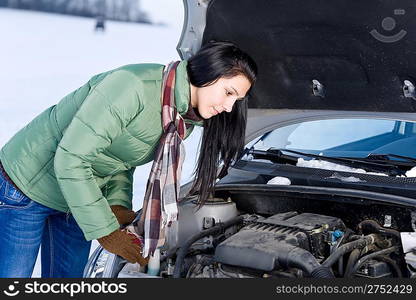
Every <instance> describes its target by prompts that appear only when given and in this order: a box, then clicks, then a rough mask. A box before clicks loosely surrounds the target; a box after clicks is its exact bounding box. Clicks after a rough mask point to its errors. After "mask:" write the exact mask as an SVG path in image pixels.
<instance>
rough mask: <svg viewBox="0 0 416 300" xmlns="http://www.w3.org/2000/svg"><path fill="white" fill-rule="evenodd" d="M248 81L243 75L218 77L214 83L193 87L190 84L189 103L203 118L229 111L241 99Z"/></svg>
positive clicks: (245, 92) (245, 91)
mask: <svg viewBox="0 0 416 300" xmlns="http://www.w3.org/2000/svg"><path fill="white" fill-rule="evenodd" d="M250 87H251V84H250V81H249V80H248V79H247V78H246V77H245V76H244V75H236V76H234V77H231V78H224V77H221V78H219V79H218V80H217V81H216V82H215V83H214V84H211V85H209V86H205V87H195V86H193V85H192V84H191V104H192V107H196V108H197V109H198V112H199V114H200V115H201V117H202V118H204V119H209V118H211V117H212V116H215V115H217V114H220V113H222V112H223V111H227V112H230V111H231V110H232V109H233V105H234V103H235V102H236V101H242V98H244V97H245V96H246V94H247V92H248V90H249V89H250Z"/></svg>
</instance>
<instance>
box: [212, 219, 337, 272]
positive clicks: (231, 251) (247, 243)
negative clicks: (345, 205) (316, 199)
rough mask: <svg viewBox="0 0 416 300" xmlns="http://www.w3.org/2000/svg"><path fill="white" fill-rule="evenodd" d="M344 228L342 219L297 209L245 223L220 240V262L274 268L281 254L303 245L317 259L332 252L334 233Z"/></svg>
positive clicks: (218, 255)
mask: <svg viewBox="0 0 416 300" xmlns="http://www.w3.org/2000/svg"><path fill="white" fill-rule="evenodd" d="M335 230H340V231H344V230H345V225H344V223H343V222H342V220H341V219H339V218H335V217H330V216H324V215H318V214H312V213H303V214H298V213H297V212H287V213H281V214H276V215H274V216H272V217H269V218H267V219H264V220H261V221H259V222H255V223H252V224H249V225H247V226H245V227H244V228H243V229H241V230H240V231H239V232H237V233H236V234H235V235H233V236H231V237H230V238H228V239H227V240H225V241H223V242H222V243H220V244H219V245H218V246H217V248H216V250H215V259H216V261H218V262H221V263H224V264H229V265H234V266H241V267H248V268H253V269H258V270H264V271H272V270H273V269H275V268H276V267H278V262H277V261H278V257H279V256H283V255H286V254H287V253H288V252H289V251H290V250H291V249H293V247H299V248H303V249H305V250H307V251H309V252H311V253H312V254H313V255H314V256H315V257H316V258H322V257H325V256H327V255H329V244H328V242H330V241H331V233H332V232H333V231H335Z"/></svg>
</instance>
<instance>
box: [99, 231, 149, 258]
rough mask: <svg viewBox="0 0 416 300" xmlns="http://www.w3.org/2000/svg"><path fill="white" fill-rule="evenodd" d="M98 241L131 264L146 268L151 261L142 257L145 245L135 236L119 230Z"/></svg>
mask: <svg viewBox="0 0 416 300" xmlns="http://www.w3.org/2000/svg"><path fill="white" fill-rule="evenodd" d="M97 241H98V242H99V243H100V245H101V246H102V247H103V248H104V249H105V250H107V251H109V252H111V253H114V254H117V255H119V256H121V257H123V258H124V259H126V260H128V261H129V262H130V263H136V262H137V263H139V264H140V265H141V266H145V265H147V263H148V261H149V258H144V257H143V256H142V255H141V251H142V247H143V245H142V243H141V241H140V240H139V239H138V238H137V237H136V236H135V235H134V234H131V233H128V232H125V231H121V230H120V229H117V230H116V231H113V232H112V233H110V234H109V235H106V236H104V237H101V238H99V239H97Z"/></svg>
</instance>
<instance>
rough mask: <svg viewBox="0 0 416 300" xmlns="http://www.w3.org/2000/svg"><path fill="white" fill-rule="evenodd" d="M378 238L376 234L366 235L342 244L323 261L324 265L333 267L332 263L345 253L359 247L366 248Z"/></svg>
mask: <svg viewBox="0 0 416 300" xmlns="http://www.w3.org/2000/svg"><path fill="white" fill-rule="evenodd" d="M376 239H377V236H376V235H375V234H370V235H366V236H364V237H362V238H360V239H358V240H355V241H352V242H348V243H346V244H344V245H342V246H340V247H339V248H338V249H337V250H335V251H334V252H333V253H332V254H331V255H330V256H328V258H327V259H326V260H325V261H324V262H323V264H322V265H323V266H325V267H328V268H331V267H332V265H333V264H334V263H335V262H337V261H338V259H340V258H341V257H342V256H343V255H344V254H345V253H348V252H351V251H352V250H354V249H357V248H364V247H365V246H368V245H371V244H373V243H374V242H375V241H376Z"/></svg>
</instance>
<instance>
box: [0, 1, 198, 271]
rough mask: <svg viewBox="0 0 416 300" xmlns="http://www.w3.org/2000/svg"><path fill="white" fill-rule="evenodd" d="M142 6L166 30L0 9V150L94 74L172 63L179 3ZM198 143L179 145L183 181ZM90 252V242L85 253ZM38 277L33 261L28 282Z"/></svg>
mask: <svg viewBox="0 0 416 300" xmlns="http://www.w3.org/2000/svg"><path fill="white" fill-rule="evenodd" d="M163 3H164V4H167V5H166V6H163V5H161V4H163ZM142 7H143V9H146V10H148V11H149V10H150V11H149V14H150V16H151V17H153V18H154V19H156V20H157V21H159V22H160V21H163V22H165V23H167V24H168V26H151V25H143V24H129V23H119V22H108V23H107V24H106V25H107V30H106V32H105V33H103V34H102V33H95V32H94V31H93V26H94V20H93V19H88V18H81V17H72V16H63V15H54V14H46V13H40V12H28V11H18V10H10V9H0V40H1V47H0V67H1V69H0V87H1V88H0V147H2V145H4V143H6V142H7V140H8V139H9V138H10V137H12V136H13V135H14V134H15V133H16V132H17V131H18V130H19V129H20V128H22V127H23V126H24V125H26V124H27V123H28V122H29V121H30V120H32V119H33V118H34V117H35V116H36V115H38V114H39V113H40V112H42V111H43V110H45V109H46V108H47V107H49V106H51V105H54V104H56V103H57V102H58V101H59V100H60V99H61V98H62V97H63V96H64V95H66V94H68V93H69V92H71V91H72V90H74V89H76V88H77V87H78V86H80V85H82V84H83V83H85V82H86V81H87V80H88V79H89V78H90V77H91V76H92V75H94V74H97V73H100V72H102V71H105V70H109V69H112V68H116V67H119V66H121V65H125V64H130V63H141V62H157V63H163V64H166V63H169V62H170V61H172V60H178V59H179V55H178V54H177V52H176V45H177V42H178V41H179V38H180V33H181V24H182V20H183V8H182V1H180V0H158V1H153V0H147V1H143V4H142ZM199 137H200V130H194V133H193V134H192V135H191V136H190V137H189V138H188V139H187V140H186V141H185V145H186V154H187V155H186V160H185V163H184V168H183V175H182V176H183V177H182V178H183V180H182V182H186V181H187V180H189V178H190V174H191V172H192V171H193V168H194V164H195V158H196V152H197V146H198V143H199ZM150 167H151V165H150V164H147V165H145V166H141V167H139V168H137V169H136V172H135V177H134V198H133V208H134V209H136V210H137V209H139V208H140V207H141V204H142V198H143V195H144V188H145V185H146V181H147V175H148V173H149V171H150ZM97 245H98V243H97V242H96V241H94V242H93V247H92V249H91V251H92V250H93V249H95V247H96V246H97ZM39 276H40V261H39V257H38V261H37V262H36V266H35V270H34V272H33V277H39Z"/></svg>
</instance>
